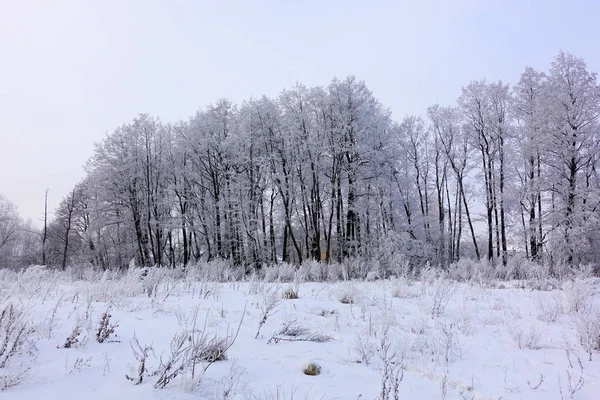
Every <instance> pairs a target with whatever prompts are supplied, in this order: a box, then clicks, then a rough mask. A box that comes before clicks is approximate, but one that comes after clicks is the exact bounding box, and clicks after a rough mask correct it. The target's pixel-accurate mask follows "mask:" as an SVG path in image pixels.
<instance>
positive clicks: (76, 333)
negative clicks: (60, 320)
mask: <svg viewBox="0 0 600 400" xmlns="http://www.w3.org/2000/svg"><path fill="white" fill-rule="evenodd" d="M82 331H83V330H82V329H81V327H80V326H79V325H75V327H74V328H73V331H72V332H71V334H70V335H69V336H68V337H67V339H66V340H65V343H64V344H63V345H62V348H63V349H71V348H74V347H79V346H80V345H84V346H85V343H86V342H87V340H86V338H83V339H82V340H81V341H80V340H79V339H80V336H81V333H82Z"/></svg>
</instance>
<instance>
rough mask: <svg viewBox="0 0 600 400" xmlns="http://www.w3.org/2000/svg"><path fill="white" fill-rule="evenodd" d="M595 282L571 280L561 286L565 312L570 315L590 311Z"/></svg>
mask: <svg viewBox="0 0 600 400" xmlns="http://www.w3.org/2000/svg"><path fill="white" fill-rule="evenodd" d="M594 285H595V280H592V279H584V280H573V281H566V282H565V283H564V284H563V289H564V293H565V302H566V304H565V310H566V311H567V312H568V313H571V314H577V313H588V312H590V311H591V308H592V304H593V303H592V302H593V295H594V293H595V291H596V288H595V286H594Z"/></svg>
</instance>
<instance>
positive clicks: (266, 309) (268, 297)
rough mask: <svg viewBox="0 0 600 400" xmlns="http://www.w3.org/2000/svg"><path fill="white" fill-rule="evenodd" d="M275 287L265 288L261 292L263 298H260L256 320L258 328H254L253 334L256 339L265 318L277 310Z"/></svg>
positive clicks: (277, 298) (265, 320)
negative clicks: (258, 318) (258, 314)
mask: <svg viewBox="0 0 600 400" xmlns="http://www.w3.org/2000/svg"><path fill="white" fill-rule="evenodd" d="M277 292H278V291H277V288H270V289H265V291H264V293H263V298H262V302H261V305H260V307H261V314H260V321H259V322H258V329H257V330H256V336H254V338H255V339H258V337H259V336H260V330H261V328H262V327H263V325H264V324H265V323H266V322H267V319H268V318H269V316H270V315H271V314H273V313H274V312H275V311H277V307H278V306H279V303H280V299H279V296H278V294H277Z"/></svg>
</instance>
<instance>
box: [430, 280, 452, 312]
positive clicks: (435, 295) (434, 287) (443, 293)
mask: <svg viewBox="0 0 600 400" xmlns="http://www.w3.org/2000/svg"><path fill="white" fill-rule="evenodd" d="M455 291H456V286H454V285H453V284H452V283H451V282H450V281H448V280H446V279H444V278H441V277H440V278H436V279H435V280H434V281H433V282H432V284H431V286H430V287H429V297H430V298H431V303H430V312H431V317H432V318H435V317H439V316H440V315H442V314H443V313H444V312H445V311H446V307H447V306H448V303H449V302H450V300H451V299H452V296H453V295H454V292H455Z"/></svg>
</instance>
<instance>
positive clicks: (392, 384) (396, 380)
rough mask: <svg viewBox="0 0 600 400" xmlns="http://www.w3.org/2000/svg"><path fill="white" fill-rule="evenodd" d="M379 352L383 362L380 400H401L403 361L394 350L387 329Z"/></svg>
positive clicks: (380, 371)
mask: <svg viewBox="0 0 600 400" xmlns="http://www.w3.org/2000/svg"><path fill="white" fill-rule="evenodd" d="M377 352H378V353H379V358H380V362H381V367H380V369H379V373H380V376H381V387H380V391H379V397H378V400H389V399H393V400H398V399H399V398H400V382H402V379H404V370H403V369H402V361H403V360H402V357H400V355H399V354H398V352H397V351H396V350H395V349H394V348H393V345H392V343H391V341H390V335H389V328H387V327H386V328H385V329H384V331H383V334H382V337H381V341H380V344H379V347H378V349H377Z"/></svg>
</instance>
